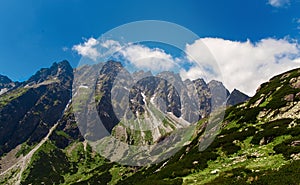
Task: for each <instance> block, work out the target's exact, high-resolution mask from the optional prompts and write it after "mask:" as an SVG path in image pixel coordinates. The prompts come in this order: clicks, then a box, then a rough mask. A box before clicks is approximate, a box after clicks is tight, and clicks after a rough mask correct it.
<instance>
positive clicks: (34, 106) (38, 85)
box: [0, 61, 73, 154]
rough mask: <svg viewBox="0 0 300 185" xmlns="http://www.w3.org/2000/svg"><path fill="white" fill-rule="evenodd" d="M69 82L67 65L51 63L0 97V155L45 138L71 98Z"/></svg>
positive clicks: (69, 73)
mask: <svg viewBox="0 0 300 185" xmlns="http://www.w3.org/2000/svg"><path fill="white" fill-rule="evenodd" d="M72 79H73V73H72V68H71V66H70V65H69V63H68V62H66V61H64V62H61V63H58V64H57V63H54V64H53V66H52V67H51V68H49V69H41V70H40V71H38V72H37V73H36V74H35V75H33V76H32V77H31V78H30V79H29V80H28V81H26V82H24V83H22V84H21V85H20V86H19V87H17V88H15V89H13V90H11V91H9V92H7V93H5V94H3V95H2V96H1V104H0V124H1V130H0V154H3V153H6V152H9V151H10V150H11V149H13V148H15V147H16V146H17V145H19V144H21V143H23V142H27V143H28V144H29V145H32V144H33V143H37V142H39V141H40V140H41V139H42V138H43V137H45V135H46V134H47V133H48V132H49V129H50V128H51V127H52V126H53V125H54V124H55V123H56V122H57V121H58V120H59V119H60V117H61V116H62V114H63V110H64V109H65V107H66V105H67V103H68V101H69V100H70V98H71V85H72ZM10 83H11V82H10Z"/></svg>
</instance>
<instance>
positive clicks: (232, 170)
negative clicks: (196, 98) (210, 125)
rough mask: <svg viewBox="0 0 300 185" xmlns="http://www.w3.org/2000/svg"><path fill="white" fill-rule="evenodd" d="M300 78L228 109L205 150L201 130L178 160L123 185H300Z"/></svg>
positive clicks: (269, 86)
mask: <svg viewBox="0 0 300 185" xmlns="http://www.w3.org/2000/svg"><path fill="white" fill-rule="evenodd" d="M299 76H300V69H295V70H292V71H288V72H286V73H283V74H280V75H278V76H275V77H274V78H272V79H271V80H270V81H269V82H267V83H264V84H262V85H261V87H260V89H259V90H258V91H257V93H256V94H255V96H254V97H252V98H250V99H249V100H248V101H247V102H245V103H244V104H240V105H238V106H231V107H229V108H228V109H227V110H226V114H225V119H224V121H223V123H222V130H221V131H220V133H219V134H218V135H217V136H216V138H215V139H214V141H213V142H212V143H211V144H210V146H209V147H208V148H207V149H206V150H204V151H199V144H200V143H201V142H202V141H203V138H202V137H201V136H202V135H201V133H202V131H203V129H204V128H205V125H206V124H202V125H201V126H200V127H199V128H200V131H197V132H196V133H198V134H197V135H195V138H194V140H193V141H192V142H191V144H189V145H187V146H185V147H184V148H183V149H182V150H181V151H179V152H178V153H177V154H176V155H174V156H172V157H171V158H170V159H169V160H167V161H164V162H162V163H160V164H157V165H155V166H152V167H149V168H145V169H142V170H140V171H138V172H137V173H135V174H134V175H132V176H130V177H128V178H126V179H124V180H121V181H119V183H118V184H144V183H147V182H148V183H149V182H150V183H152V182H153V183H161V184H248V183H250V184H252V183H253V184H299V183H300V177H299V175H298V174H299V172H300V157H299V156H300V153H299V152H300V145H299V141H300V138H299V134H300V113H299V110H300V109H299V102H300V97H299V93H300V88H299V86H298V85H297V84H298V83H299V79H300V78H299ZM275 166H276V167H275ZM274 167H275V168H274Z"/></svg>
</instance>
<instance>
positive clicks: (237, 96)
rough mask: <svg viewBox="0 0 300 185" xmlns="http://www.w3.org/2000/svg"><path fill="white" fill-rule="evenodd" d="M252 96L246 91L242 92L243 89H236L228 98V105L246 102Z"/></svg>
mask: <svg viewBox="0 0 300 185" xmlns="http://www.w3.org/2000/svg"><path fill="white" fill-rule="evenodd" d="M249 98H250V97H249V96H248V95H246V94H244V93H242V92H241V91H239V90H237V89H234V90H233V91H232V92H231V93H230V95H229V97H228V98H227V105H230V106H232V105H236V104H239V103H242V102H245V101H247V100H248V99H249Z"/></svg>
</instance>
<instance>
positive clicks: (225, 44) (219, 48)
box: [184, 38, 300, 95]
mask: <svg viewBox="0 0 300 185" xmlns="http://www.w3.org/2000/svg"><path fill="white" fill-rule="evenodd" d="M203 43H204V44H205V45H206V46H207V47H208V48H209V50H210V51H211V53H212V54H213V56H214V57H215V61H214V60H213V59H212V58H208V57H207V54H206V53H201V48H203ZM186 52H187V53H188V54H189V55H191V57H193V58H194V59H195V60H199V61H201V60H202V59H203V58H206V59H208V60H207V61H206V64H209V63H211V64H213V63H216V62H217V64H218V65H219V68H220V71H221V72H222V75H223V82H224V84H225V86H226V87H227V88H229V90H233V89H234V88H237V89H239V90H241V91H243V92H245V93H247V94H249V95H254V93H255V90H256V89H257V88H258V86H259V85H260V84H261V83H263V82H265V81H268V80H269V79H270V78H271V77H272V76H274V75H276V74H279V73H282V72H284V71H287V70H290V69H292V68H296V67H299V66H300V48H299V45H298V44H297V43H296V42H291V41H288V40H287V39H279V40H277V39H272V38H269V39H262V40H260V41H259V42H257V43H252V42H250V41H249V40H248V41H246V42H237V41H230V40H224V39H221V38H203V39H199V40H197V41H195V42H194V43H193V44H191V45H187V46H186ZM195 74H197V71H196V70H195V69H191V70H190V71H188V72H186V74H184V75H185V76H186V77H189V76H190V77H195ZM200 77H201V76H200ZM210 78H211V79H213V78H217V80H222V79H218V78H219V77H218V76H215V77H210Z"/></svg>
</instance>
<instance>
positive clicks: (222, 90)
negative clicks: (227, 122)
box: [207, 80, 230, 110]
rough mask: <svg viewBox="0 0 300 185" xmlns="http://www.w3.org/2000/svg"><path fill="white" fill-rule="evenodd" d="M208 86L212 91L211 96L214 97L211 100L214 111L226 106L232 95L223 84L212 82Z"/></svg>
mask: <svg viewBox="0 0 300 185" xmlns="http://www.w3.org/2000/svg"><path fill="white" fill-rule="evenodd" d="M207 86H208V88H209V89H210V92H211V94H213V95H214V96H213V97H212V99H211V106H212V107H211V108H212V110H215V109H217V108H218V107H220V106H223V105H224V104H226V99H227V97H228V96H229V94H230V93H229V91H228V90H227V89H226V87H225V86H224V85H223V83H222V82H219V81H216V80H212V81H210V82H209V83H208V84H207Z"/></svg>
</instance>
